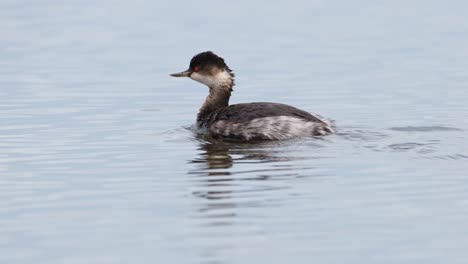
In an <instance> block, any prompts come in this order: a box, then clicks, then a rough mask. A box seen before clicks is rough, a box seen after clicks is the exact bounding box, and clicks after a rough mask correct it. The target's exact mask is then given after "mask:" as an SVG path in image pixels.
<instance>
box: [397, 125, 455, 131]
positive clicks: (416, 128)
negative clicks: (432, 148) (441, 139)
mask: <svg viewBox="0 0 468 264" xmlns="http://www.w3.org/2000/svg"><path fill="white" fill-rule="evenodd" d="M389 129H390V130H393V131H400V132H439V131H463V129H460V128H455V127H446V126H406V127H391V128H389Z"/></svg>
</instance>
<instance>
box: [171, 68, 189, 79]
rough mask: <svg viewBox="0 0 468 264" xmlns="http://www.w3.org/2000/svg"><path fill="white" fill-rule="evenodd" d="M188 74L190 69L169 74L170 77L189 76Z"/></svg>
mask: <svg viewBox="0 0 468 264" xmlns="http://www.w3.org/2000/svg"><path fill="white" fill-rule="evenodd" d="M190 74H192V70H190V69H188V70H186V71H183V72H178V73H173V74H171V76H172V77H190Z"/></svg>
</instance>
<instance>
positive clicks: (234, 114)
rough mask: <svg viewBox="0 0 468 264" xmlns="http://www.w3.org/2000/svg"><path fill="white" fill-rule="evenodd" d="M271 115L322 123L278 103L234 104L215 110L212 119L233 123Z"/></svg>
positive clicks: (309, 115) (307, 114)
mask: <svg viewBox="0 0 468 264" xmlns="http://www.w3.org/2000/svg"><path fill="white" fill-rule="evenodd" d="M271 116H293V117H298V118H302V119H304V120H307V121H311V122H318V123H324V124H325V122H323V121H322V120H320V119H319V118H317V117H315V116H313V115H311V114H310V113H308V112H306V111H303V110H300V109H297V108H295V107H292V106H290V105H285V104H278V103H247V104H234V105H230V106H227V107H225V108H222V109H220V110H218V111H216V118H215V120H212V121H221V120H227V121H229V122H235V123H245V122H249V121H251V120H253V119H256V118H262V117H271Z"/></svg>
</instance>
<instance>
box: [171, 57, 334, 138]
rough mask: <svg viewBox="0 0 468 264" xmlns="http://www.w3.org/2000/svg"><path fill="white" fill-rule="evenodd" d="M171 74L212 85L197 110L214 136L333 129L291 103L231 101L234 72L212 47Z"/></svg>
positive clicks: (275, 135) (310, 132)
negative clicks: (184, 69) (231, 103)
mask: <svg viewBox="0 0 468 264" xmlns="http://www.w3.org/2000/svg"><path fill="white" fill-rule="evenodd" d="M172 76H175V77H190V78H191V79H193V80H196V81H198V82H201V83H203V84H205V85H207V86H208V87H209V88H210V93H209V95H208V97H207V98H206V100H205V103H204V104H203V106H202V107H201V108H200V111H199V113H198V116H197V127H198V128H199V129H200V130H201V131H204V132H206V133H209V134H210V135H212V136H213V137H217V138H223V139H235V140H246V141H253V140H274V139H286V138H292V137H299V136H321V135H326V134H331V133H333V132H334V130H333V128H332V126H331V123H330V122H328V121H327V120H325V119H323V120H322V119H320V118H318V117H316V116H314V115H312V114H310V113H308V112H306V111H303V110H300V109H297V108H295V107H292V106H289V105H285V104H278V103H263V102H261V103H245V104H235V105H229V98H230V96H231V92H232V87H233V86H234V74H233V73H232V71H231V69H230V68H229V67H228V66H227V65H226V63H225V62H224V59H223V58H221V57H218V56H217V55H216V54H214V53H213V52H211V51H207V52H202V53H200V54H198V55H196V56H194V57H193V58H192V60H191V61H190V67H189V69H188V70H187V71H184V72H181V73H176V74H172Z"/></svg>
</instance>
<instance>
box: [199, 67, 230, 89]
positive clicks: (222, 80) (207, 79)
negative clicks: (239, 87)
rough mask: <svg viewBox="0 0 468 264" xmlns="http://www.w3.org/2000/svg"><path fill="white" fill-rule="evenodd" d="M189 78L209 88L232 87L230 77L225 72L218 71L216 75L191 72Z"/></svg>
mask: <svg viewBox="0 0 468 264" xmlns="http://www.w3.org/2000/svg"><path fill="white" fill-rule="evenodd" d="M190 78H192V79H193V80H195V81H197V82H201V83H203V84H204V85H206V86H209V87H218V86H230V85H232V76H231V74H229V72H227V71H219V72H218V73H217V74H216V75H214V76H210V75H204V74H200V73H198V72H193V73H192V74H191V75H190Z"/></svg>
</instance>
